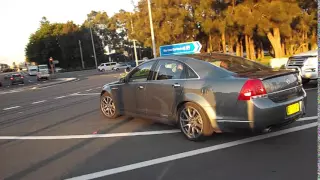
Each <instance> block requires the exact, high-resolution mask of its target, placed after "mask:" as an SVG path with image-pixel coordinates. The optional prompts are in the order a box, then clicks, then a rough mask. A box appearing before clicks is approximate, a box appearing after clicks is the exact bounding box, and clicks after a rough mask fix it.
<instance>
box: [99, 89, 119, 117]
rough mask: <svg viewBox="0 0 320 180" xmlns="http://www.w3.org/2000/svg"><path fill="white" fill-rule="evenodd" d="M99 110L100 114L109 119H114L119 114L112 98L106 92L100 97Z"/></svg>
mask: <svg viewBox="0 0 320 180" xmlns="http://www.w3.org/2000/svg"><path fill="white" fill-rule="evenodd" d="M100 110H101V112H102V114H103V115H104V116H106V117H107V118H109V119H114V118H117V117H118V116H119V112H118V110H117V108H116V106H115V103H114V100H113V99H112V97H111V95H109V94H108V93H104V94H103V95H102V96H101V97H100Z"/></svg>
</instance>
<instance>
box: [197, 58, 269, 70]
mask: <svg viewBox="0 0 320 180" xmlns="http://www.w3.org/2000/svg"><path fill="white" fill-rule="evenodd" d="M191 57H193V58H196V59H200V60H203V61H206V62H209V63H211V64H213V65H215V66H218V67H220V68H223V69H226V70H228V71H231V72H234V73H243V72H255V71H261V70H267V69H270V68H269V67H267V66H264V65H262V64H260V63H257V62H254V61H250V60H247V59H245V58H242V57H237V56H230V55H223V54H221V55H203V56H202V55H193V56H191Z"/></svg>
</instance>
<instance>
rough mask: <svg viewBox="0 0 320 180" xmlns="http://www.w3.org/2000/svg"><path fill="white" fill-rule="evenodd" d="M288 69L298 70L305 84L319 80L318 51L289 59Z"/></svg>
mask: <svg viewBox="0 0 320 180" xmlns="http://www.w3.org/2000/svg"><path fill="white" fill-rule="evenodd" d="M286 68H287V69H297V70H298V71H299V73H300V76H301V78H302V81H303V83H304V84H306V83H308V82H309V81H310V80H317V79H318V50H313V51H308V52H305V53H300V54H296V55H294V56H292V57H290V58H289V60H288V62H287V64H286Z"/></svg>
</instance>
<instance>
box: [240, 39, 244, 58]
mask: <svg viewBox="0 0 320 180" xmlns="http://www.w3.org/2000/svg"><path fill="white" fill-rule="evenodd" d="M240 56H241V57H243V39H242V38H240Z"/></svg>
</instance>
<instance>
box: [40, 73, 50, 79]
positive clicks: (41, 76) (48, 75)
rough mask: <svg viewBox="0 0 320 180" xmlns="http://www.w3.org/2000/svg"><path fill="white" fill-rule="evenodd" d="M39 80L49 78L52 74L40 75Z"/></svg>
mask: <svg viewBox="0 0 320 180" xmlns="http://www.w3.org/2000/svg"><path fill="white" fill-rule="evenodd" d="M37 76H38V78H49V77H50V74H38V75H37Z"/></svg>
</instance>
